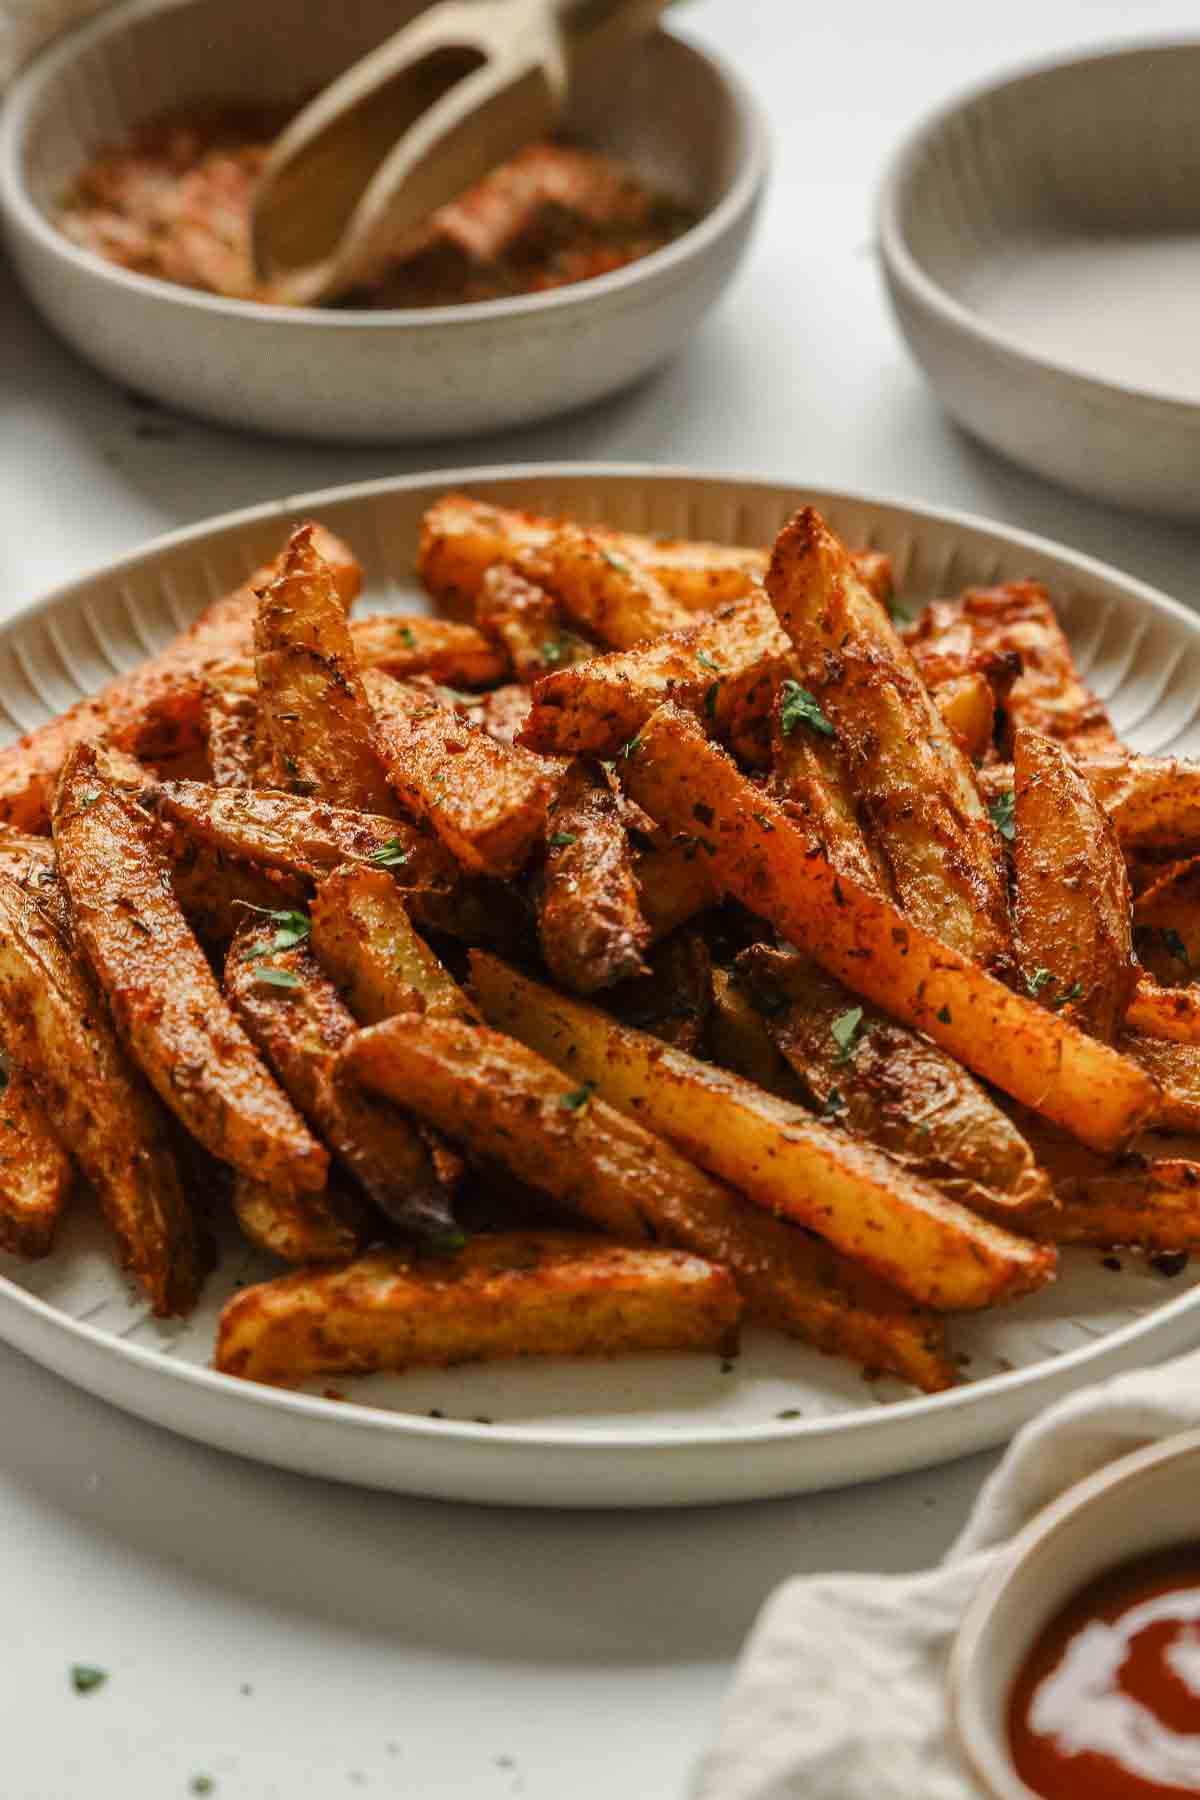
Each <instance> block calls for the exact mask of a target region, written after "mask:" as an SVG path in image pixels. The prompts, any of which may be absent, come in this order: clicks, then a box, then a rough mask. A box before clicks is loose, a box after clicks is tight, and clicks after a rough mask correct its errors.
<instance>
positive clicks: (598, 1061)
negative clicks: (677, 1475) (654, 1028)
mask: <svg viewBox="0 0 1200 1800" xmlns="http://www.w3.org/2000/svg"><path fill="white" fill-rule="evenodd" d="M471 970H472V977H473V981H474V986H475V990H476V992H477V994H478V996H479V1001H480V1005H481V1006H482V1007H483V1011H484V1016H485V1017H486V1018H487V1019H488V1021H489V1023H491V1024H492V1025H494V1026H495V1027H497V1028H499V1029H503V1030H507V1031H510V1032H512V1033H513V1035H514V1036H516V1037H517V1038H518V1039H519V1040H520V1041H521V1042H523V1043H526V1044H528V1046H529V1047H530V1049H532V1050H536V1051H537V1052H538V1054H539V1055H542V1056H547V1057H548V1058H549V1060H550V1061H551V1062H554V1063H557V1064H558V1066H559V1067H560V1068H564V1069H568V1068H569V1070H570V1072H571V1075H572V1077H578V1078H579V1079H581V1080H582V1081H584V1082H587V1083H591V1084H594V1085H595V1087H596V1089H597V1091H598V1092H599V1093H600V1094H601V1095H602V1096H603V1097H604V1098H606V1099H607V1100H609V1101H610V1102H611V1104H612V1105H614V1106H618V1107H620V1108H621V1110H622V1111H625V1112H632V1113H633V1114H634V1115H635V1116H636V1118H637V1119H639V1120H641V1121H642V1122H643V1123H644V1124H645V1125H646V1126H648V1127H649V1128H650V1129H651V1130H653V1131H656V1132H658V1133H659V1134H660V1135H661V1136H662V1137H665V1138H667V1139H668V1140H669V1141H670V1142H671V1143H673V1144H674V1145H675V1146H676V1148H677V1149H678V1150H680V1151H682V1152H683V1153H684V1154H685V1155H686V1156H689V1157H690V1158H691V1159H692V1160H693V1161H695V1162H697V1163H698V1164H699V1165H700V1167H701V1168H705V1169H707V1170H708V1171H709V1173H710V1174H712V1175H715V1176H716V1177H718V1179H721V1180H724V1181H727V1182H728V1183H729V1184H730V1186H731V1187H734V1188H736V1189H738V1190H739V1191H740V1192H742V1193H744V1194H746V1195H747V1196H748V1197H749V1198H750V1199H752V1200H753V1201H754V1202H755V1203H756V1204H757V1205H759V1206H761V1207H763V1208H764V1210H766V1211H767V1212H769V1213H771V1214H773V1215H774V1216H775V1217H782V1218H788V1219H791V1220H792V1221H793V1222H794V1223H796V1224H799V1225H803V1226H806V1227H807V1228H808V1229H809V1230H813V1231H818V1232H820V1234H821V1236H822V1237H824V1238H825V1239H826V1241H827V1242H829V1243H831V1244H832V1245H833V1246H834V1247H835V1248H836V1249H838V1250H841V1251H842V1252H843V1254H845V1255H850V1256H853V1257H854V1258H855V1260H856V1261H859V1262H861V1263H863V1264H864V1265H865V1266H866V1267H867V1268H868V1269H870V1270H871V1271H872V1273H874V1274H876V1275H879V1276H881V1277H882V1278H883V1279H884V1280H886V1281H888V1282H890V1283H892V1284H893V1285H894V1286H896V1287H898V1288H900V1290H901V1291H902V1292H903V1293H906V1294H909V1295H911V1296H912V1298H913V1299H915V1300H918V1301H920V1302H921V1303H922V1304H924V1305H926V1306H931V1307H933V1308H934V1309H935V1310H937V1311H944V1312H957V1311H969V1310H974V1309H976V1308H978V1307H982V1306H990V1305H994V1304H996V1303H997V1302H998V1301H1000V1300H1003V1299H1008V1298H1015V1297H1016V1296H1017V1295H1019V1294H1022V1293H1028V1292H1030V1291H1031V1290H1032V1289H1034V1288H1037V1287H1040V1286H1042V1285H1043V1284H1044V1283H1045V1282H1046V1281H1048V1280H1049V1279H1050V1278H1051V1277H1052V1275H1053V1273H1054V1265H1053V1261H1052V1260H1048V1259H1047V1258H1045V1257H1044V1256H1039V1255H1038V1254H1037V1253H1036V1251H1031V1249H1030V1247H1029V1245H1028V1244H1026V1243H1025V1242H1024V1241H1023V1240H1021V1239H1019V1238H1015V1237H1013V1236H1011V1235H1010V1234H1009V1233H1008V1232H1005V1231H1002V1230H1000V1229H999V1228H998V1227H996V1226H993V1225H991V1224H989V1223H988V1222H987V1221H985V1220H982V1219H977V1218H975V1217H974V1216H973V1215H972V1214H971V1213H969V1212H967V1211H966V1209H965V1208H963V1207H961V1206H958V1205H956V1204H955V1203H954V1202H953V1201H951V1200H947V1199H945V1198H943V1196H942V1195H941V1194H939V1193H937V1192H936V1191H935V1190H934V1189H933V1188H931V1187H929V1186H928V1185H927V1184H925V1183H923V1182H921V1181H918V1180H916V1179H914V1178H912V1177H911V1176H909V1175H907V1174H906V1173H905V1171H903V1170H902V1169H901V1168H899V1167H898V1166H897V1165H896V1164H895V1163H892V1162H890V1161H889V1159H888V1158H887V1157H885V1156H883V1155H882V1154H880V1153H879V1152H878V1151H877V1150H875V1149H874V1148H872V1147H871V1146H870V1145H868V1144H863V1143H859V1142H856V1141H855V1140H853V1139H851V1138H849V1137H846V1136H845V1135H843V1134H842V1133H840V1132H837V1131H833V1130H830V1129H829V1128H828V1127H826V1126H824V1125H822V1124H820V1123H819V1122H818V1121H817V1120H815V1119H813V1117H812V1116H811V1114H809V1113H807V1112H806V1111H805V1110H804V1109H803V1108H802V1107H799V1106H794V1105H792V1104H790V1103H789V1102H787V1101H783V1100H779V1099H778V1098H777V1097H776V1096H774V1095H773V1094H768V1093H765V1092H763V1090H762V1089H760V1088H756V1087H754V1086H753V1084H752V1083H750V1082H748V1081H743V1080H742V1079H740V1078H739V1077H738V1076H736V1075H732V1074H730V1073H729V1072H728V1071H727V1070H724V1069H716V1068H714V1067H713V1066H712V1065H711V1064H709V1063H702V1062H699V1061H698V1060H697V1059H696V1058H695V1057H691V1056H688V1055H686V1054H685V1053H684V1052H683V1051H680V1050H674V1049H672V1048H670V1047H669V1046H667V1045H664V1044H662V1043H660V1042H659V1041H658V1040H657V1039H655V1038H651V1037H648V1036H647V1035H646V1034H645V1033H644V1032H640V1031H635V1030H631V1029H630V1028H629V1027H628V1026H623V1025H618V1024H616V1023H615V1021H613V1020H612V1019H610V1018H608V1017H607V1016H606V1015H605V1014H604V1013H602V1012H600V1011H598V1010H597V1009H596V1008H594V1007H590V1006H586V1005H584V1004H583V1003H581V1002H580V1001H577V1000H568V999H566V998H565V997H564V996H562V995H559V994H555V993H553V992H552V991H551V990H550V989H549V988H543V987H540V986H539V985H538V984H537V983H536V982H531V981H529V980H527V979H526V978H525V977H524V976H521V975H518V974H517V973H516V971H515V970H512V969H508V968H506V967H505V966H504V964H503V963H500V962H498V961H497V960H496V959H495V958H493V957H489V956H486V955H484V954H482V953H480V952H474V953H473V954H472V958H471Z"/></svg>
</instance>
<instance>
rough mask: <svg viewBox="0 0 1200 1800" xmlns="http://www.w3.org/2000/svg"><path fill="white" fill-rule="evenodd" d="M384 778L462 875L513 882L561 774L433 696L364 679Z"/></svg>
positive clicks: (374, 676)
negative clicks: (499, 740) (430, 829)
mask: <svg viewBox="0 0 1200 1800" xmlns="http://www.w3.org/2000/svg"><path fill="white" fill-rule="evenodd" d="M366 679H367V692H368V694H369V695H370V700H371V705H372V706H373V708H374V710H375V718H376V723H377V730H378V737H379V744H380V748H381V750H382V752H383V755H384V760H385V763H386V766H387V772H388V778H389V780H390V781H391V784H392V786H393V788H394V789H395V791H396V793H397V794H398V795H399V797H400V799H401V801H402V802H403V804H404V805H405V806H406V807H407V808H408V810H409V811H410V812H412V813H414V814H415V815H416V816H417V817H418V818H423V819H427V820H428V821H429V824H430V825H431V826H432V827H433V830H434V831H435V832H436V833H437V835H438V837H439V838H440V839H441V840H442V842H443V843H444V844H445V846H446V848H447V849H448V850H449V851H450V853H451V855H452V856H454V857H455V858H456V859H457V861H458V862H459V863H461V865H462V867H463V868H464V869H466V870H468V871H469V872H470V873H472V874H476V875H491V876H495V877H497V878H499V879H503V878H505V877H506V876H510V875H514V874H515V873H516V872H517V870H518V869H520V868H521V866H522V865H523V863H524V862H525V861H526V859H527V858H528V857H529V855H530V854H531V852H532V850H533V847H534V845H535V843H536V842H537V841H538V840H539V839H540V837H541V835H542V832H543V830H544V828H545V823H546V814H547V811H548V809H549V806H550V801H551V799H552V797H553V794H554V791H555V787H556V784H557V780H558V777H559V772H558V771H556V770H554V769H552V768H551V767H550V766H549V765H547V764H546V763H545V762H544V761H543V760H542V759H541V758H540V757H536V756H531V755H530V754H529V752H528V751H527V750H522V749H520V748H519V747H517V746H513V747H511V748H510V747H508V746H506V745H504V744H498V743H497V742H496V740H495V739H494V738H491V737H489V736H488V734H487V733H486V732H485V731H482V730H480V729H478V728H477V727H474V726H472V725H470V724H468V723H467V722H465V721H464V720H462V719H460V718H459V717H458V716H457V714H456V713H455V712H454V711H453V710H452V709H451V708H449V707H447V706H444V705H442V704H441V703H440V702H439V700H438V698H437V696H436V694H434V693H432V692H430V691H429V690H428V689H422V688H419V687H416V686H415V685H405V684H404V683H402V682H398V681H393V680H392V679H391V677H390V676H388V675H384V674H383V673H382V672H381V671H379V670H377V669H372V670H369V671H368V674H367V678H366Z"/></svg>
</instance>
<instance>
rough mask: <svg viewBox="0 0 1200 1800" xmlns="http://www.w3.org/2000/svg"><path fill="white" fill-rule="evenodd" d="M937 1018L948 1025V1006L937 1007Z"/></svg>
mask: <svg viewBox="0 0 1200 1800" xmlns="http://www.w3.org/2000/svg"><path fill="white" fill-rule="evenodd" d="M938 1018H939V1019H940V1020H941V1022H942V1024H943V1025H948V1024H949V1023H950V1008H949V1007H948V1006H943V1007H940V1008H939V1009H938Z"/></svg>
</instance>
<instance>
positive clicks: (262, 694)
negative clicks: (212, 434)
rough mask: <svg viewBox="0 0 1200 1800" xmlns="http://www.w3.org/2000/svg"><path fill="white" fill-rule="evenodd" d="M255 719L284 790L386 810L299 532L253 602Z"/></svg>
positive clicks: (318, 570)
mask: <svg viewBox="0 0 1200 1800" xmlns="http://www.w3.org/2000/svg"><path fill="white" fill-rule="evenodd" d="M254 666H255V671H256V674H257V676H258V694H259V702H258V718H259V728H260V730H261V732H262V734H263V738H264V740H265V741H266V742H267V743H269V744H270V746H271V748H272V750H273V752H274V760H275V766H276V768H277V769H278V771H279V773H280V780H279V782H278V783H277V785H279V786H283V785H285V783H286V784H287V785H288V786H290V787H292V788H293V790H294V791H296V792H299V793H304V794H319V795H320V797H321V799H323V800H328V801H330V802H332V804H333V805H335V806H355V807H360V808H361V809H362V810H363V811H364V812H374V813H382V814H384V815H385V816H386V815H388V814H390V813H393V812H394V811H395V806H394V804H393V801H392V797H391V794H390V793H389V791H388V785H387V779H386V777H385V775H384V771H383V765H382V763H381V761H380V758H379V754H378V752H377V750H376V748H375V744H374V732H373V723H372V718H371V709H370V707H369V705H368V703H367V696H366V692H365V690H364V688H363V682H362V676H361V674H360V673H359V668H358V662H357V659H356V657H355V654H354V647H353V644H352V642H351V638H350V629H349V626H348V625H347V623H346V616H345V614H344V612H343V611H342V609H341V606H340V605H339V603H338V598H337V591H336V588H335V586H334V582H333V576H332V574H331V572H330V570H329V569H328V568H327V567H326V565H325V564H324V563H323V562H322V560H321V558H320V556H319V555H318V553H317V551H316V549H315V547H314V544H313V540H312V532H311V530H310V529H309V528H308V527H307V526H306V527H304V528H303V529H302V530H300V531H297V532H295V533H294V534H293V536H292V539H291V542H290V543H289V544H288V547H287V551H286V553H285V556H284V560H283V566H282V568H281V569H280V571H279V574H278V575H277V576H276V577H275V579H274V581H272V582H270V583H269V584H268V586H266V587H265V588H264V589H263V591H262V593H261V594H260V595H259V600H258V611H257V613H256V614H255V618H254Z"/></svg>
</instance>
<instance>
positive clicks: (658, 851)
mask: <svg viewBox="0 0 1200 1800" xmlns="http://www.w3.org/2000/svg"><path fill="white" fill-rule="evenodd" d="M662 838H663V841H662V842H661V843H656V844H652V845H651V846H650V847H649V849H646V850H642V851H640V852H639V853H638V855H637V856H636V857H635V859H634V872H635V874H636V876H637V884H638V905H639V907H640V909H641V914H642V917H643V918H644V919H645V921H646V923H647V925H648V926H649V927H650V942H651V943H652V944H656V943H658V941H659V939H660V938H665V937H668V936H669V935H670V933H671V932H672V931H674V930H675V929H676V928H677V927H678V926H680V925H683V924H686V922H687V920H688V919H691V918H694V917H695V915H696V914H697V913H700V912H703V911H704V910H705V909H706V908H707V907H709V906H713V905H715V904H716V902H717V901H718V900H719V899H720V898H721V888H720V886H719V885H718V883H717V882H716V881H715V880H714V878H713V873H712V866H711V863H710V861H709V858H708V857H707V856H706V855H705V854H704V853H703V852H702V851H701V849H700V846H699V844H698V843H697V842H696V839H695V838H694V837H678V838H672V837H670V836H668V835H667V834H666V833H663V834H662Z"/></svg>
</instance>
